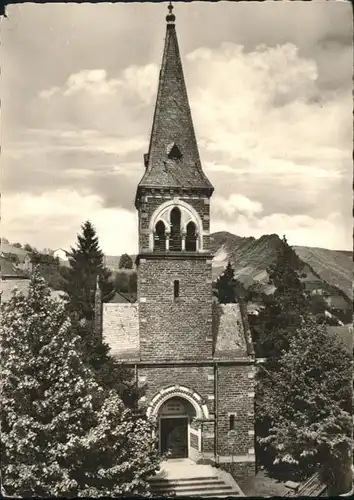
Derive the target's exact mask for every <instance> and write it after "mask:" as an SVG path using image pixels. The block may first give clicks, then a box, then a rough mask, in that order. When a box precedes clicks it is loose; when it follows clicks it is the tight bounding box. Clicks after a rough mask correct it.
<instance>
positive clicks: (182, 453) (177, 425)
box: [160, 417, 188, 458]
mask: <svg viewBox="0 0 354 500" xmlns="http://www.w3.org/2000/svg"><path fill="white" fill-rule="evenodd" d="M160 423H161V427H160V442H161V452H162V453H165V452H166V451H170V452H171V455H170V458H186V457H188V417H180V418H161V422H160Z"/></svg>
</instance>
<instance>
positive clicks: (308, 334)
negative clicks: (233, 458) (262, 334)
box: [256, 317, 352, 493]
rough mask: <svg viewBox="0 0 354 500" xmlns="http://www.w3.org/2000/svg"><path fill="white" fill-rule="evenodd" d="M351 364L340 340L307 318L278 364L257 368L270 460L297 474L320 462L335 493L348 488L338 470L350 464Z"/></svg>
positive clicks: (259, 411)
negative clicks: (339, 489) (258, 369)
mask: <svg viewBox="0 0 354 500" xmlns="http://www.w3.org/2000/svg"><path fill="white" fill-rule="evenodd" d="M351 364H352V363H351V356H350V355H349V353H348V352H347V351H346V349H345V348H344V347H343V346H342V344H341V342H340V341H339V340H338V339H337V338H336V337H334V336H330V335H329V334H328V333H327V330H326V326H325V325H323V324H322V325H319V324H318V323H317V322H316V320H315V318H311V317H307V318H306V320H303V319H302V323H301V325H300V326H299V327H297V328H296V331H295V335H293V336H292V338H291V339H290V340H289V346H288V351H287V352H285V351H283V353H282V355H281V357H280V359H279V361H278V364H277V368H276V369H268V367H267V365H266V366H265V368H262V367H261V369H260V375H261V379H260V381H259V382H258V385H257V398H256V418H257V420H258V422H259V421H262V422H263V424H264V423H265V422H266V423H267V425H263V427H262V429H263V432H262V433H258V442H259V444H260V446H261V448H263V450H265V451H266V452H267V453H268V457H271V459H272V461H273V464H283V465H284V464H285V465H286V464H287V465H290V467H291V470H292V471H296V472H297V473H299V475H301V474H302V475H303V476H308V475H310V474H311V472H312V471H313V470H314V469H315V468H316V467H318V466H319V465H320V466H322V468H323V469H324V470H325V471H326V472H327V479H328V480H329V481H330V484H331V485H332V487H333V488H334V489H337V491H336V493H343V492H345V491H348V490H349V489H350V486H348V484H347V485H343V471H344V469H345V468H346V469H347V470H348V466H350V461H348V452H349V451H350V449H351V438H350V436H351V432H352V417H351V398H352V367H351ZM343 460H344V461H343ZM338 464H340V466H339V467H337V465H338ZM278 467H279V466H278ZM340 471H342V472H340ZM340 484H342V489H343V491H338V488H339V487H340V486H339V485H340Z"/></svg>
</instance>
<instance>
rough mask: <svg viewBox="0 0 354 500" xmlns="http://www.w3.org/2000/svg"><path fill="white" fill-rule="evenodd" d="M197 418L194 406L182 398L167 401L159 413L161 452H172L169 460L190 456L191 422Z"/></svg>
mask: <svg viewBox="0 0 354 500" xmlns="http://www.w3.org/2000/svg"><path fill="white" fill-rule="evenodd" d="M195 416H196V411H195V409H194V407H193V405H192V404H191V403H190V402H189V401H187V400H186V399H184V398H182V397H172V398H170V399H168V400H167V401H165V402H164V403H163V404H162V405H161V407H160V409H159V412H158V418H159V446H160V452H161V453H165V452H167V451H169V452H170V455H169V458H187V457H188V456H189V447H190V443H189V435H190V422H191V419H192V418H193V417H195Z"/></svg>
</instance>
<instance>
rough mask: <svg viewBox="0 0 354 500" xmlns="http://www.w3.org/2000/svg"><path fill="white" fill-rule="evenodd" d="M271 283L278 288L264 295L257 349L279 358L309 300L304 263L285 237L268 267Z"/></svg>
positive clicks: (306, 311) (266, 355)
mask: <svg viewBox="0 0 354 500" xmlns="http://www.w3.org/2000/svg"><path fill="white" fill-rule="evenodd" d="M267 271H268V275H269V284H271V285H273V286H274V287H275V290H274V293H273V294H271V295H268V296H265V297H264V306H265V307H264V309H263V310H262V312H261V314H260V316H259V319H258V327H257V332H256V348H257V350H258V351H259V354H261V355H262V356H265V357H269V358H275V359H276V358H277V357H279V356H280V354H281V351H282V350H283V349H287V348H288V345H289V340H290V339H291V337H292V335H293V334H294V332H295V330H296V328H298V327H299V326H300V324H301V318H303V317H304V316H306V315H307V314H309V312H310V301H309V298H308V296H307V294H306V292H305V289H304V285H303V283H302V282H301V278H302V277H304V273H303V263H302V262H301V260H300V259H299V257H298V256H297V255H296V253H295V251H294V250H293V249H292V248H291V246H289V245H288V242H287V240H286V237H285V236H284V237H283V239H282V241H281V243H280V244H279V246H278V247H277V256H276V261H275V263H274V264H272V265H271V266H269V268H268V269H267Z"/></svg>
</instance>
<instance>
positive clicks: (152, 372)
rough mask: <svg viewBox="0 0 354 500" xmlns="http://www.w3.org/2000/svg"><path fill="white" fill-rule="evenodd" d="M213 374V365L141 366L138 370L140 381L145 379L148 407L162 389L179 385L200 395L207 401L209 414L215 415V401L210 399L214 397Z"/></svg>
mask: <svg viewBox="0 0 354 500" xmlns="http://www.w3.org/2000/svg"><path fill="white" fill-rule="evenodd" d="M213 373H214V367H213V365H210V366H192V365H189V366H185V365H180V366H178V365H176V366H147V367H144V366H139V369H138V376H139V379H141V378H142V377H143V380H144V382H143V383H144V385H145V397H146V402H145V404H146V405H148V404H149V402H150V401H151V400H152V399H153V398H154V396H156V395H157V393H158V392H159V391H161V389H165V388H168V387H171V386H175V385H177V384H178V385H181V386H184V387H187V388H188V389H191V390H192V391H193V392H196V393H197V394H199V395H200V396H201V397H202V398H203V399H204V400H205V404H206V405H207V407H208V411H209V414H214V400H213V399H212V398H211V399H210V398H209V396H213V395H214V381H213V380H212V377H211V376H212V375H213ZM171 397H172V396H171Z"/></svg>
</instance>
